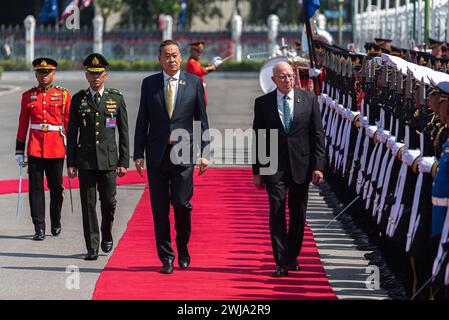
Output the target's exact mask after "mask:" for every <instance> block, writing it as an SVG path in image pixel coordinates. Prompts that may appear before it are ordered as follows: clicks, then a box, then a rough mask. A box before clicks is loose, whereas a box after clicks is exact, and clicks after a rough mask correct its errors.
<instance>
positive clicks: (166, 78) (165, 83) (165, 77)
mask: <svg viewBox="0 0 449 320" xmlns="http://www.w3.org/2000/svg"><path fill="white" fill-rule="evenodd" d="M162 72H163V74H164V97H165V93H166V92H167V85H168V79H170V78H174V79H175V80H172V81H173V85H174V87H175V94H174V97H173V111H174V110H175V106H176V98H177V96H178V86H179V75H180V74H181V71H178V72H176V74H175V75H174V76H173V77H170V76H169V75H168V74H166V73H165V71H162ZM165 100H167V97H165Z"/></svg>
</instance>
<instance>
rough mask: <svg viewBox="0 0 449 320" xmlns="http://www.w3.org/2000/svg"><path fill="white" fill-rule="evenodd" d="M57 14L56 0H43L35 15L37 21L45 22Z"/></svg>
mask: <svg viewBox="0 0 449 320" xmlns="http://www.w3.org/2000/svg"><path fill="white" fill-rule="evenodd" d="M58 15H59V10H58V0H45V2H44V5H43V6H42V10H41V12H40V13H39V16H38V17H37V22H38V23H47V22H49V21H51V20H53V19H55V18H57V17H58Z"/></svg>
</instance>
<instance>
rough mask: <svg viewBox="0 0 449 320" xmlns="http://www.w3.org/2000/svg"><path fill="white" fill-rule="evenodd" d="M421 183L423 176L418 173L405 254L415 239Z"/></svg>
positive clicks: (418, 218)
mask: <svg viewBox="0 0 449 320" xmlns="http://www.w3.org/2000/svg"><path fill="white" fill-rule="evenodd" d="M422 181H423V174H422V173H419V175H418V179H417V180H416V187H415V194H414V197H413V206H412V216H411V217H410V223H409V225H408V233H407V243H406V245H405V252H409V251H410V248H411V246H412V242H413V239H414V238H415V234H416V230H417V229H418V225H419V220H420V214H419V213H418V208H419V200H420V197H421V187H422Z"/></svg>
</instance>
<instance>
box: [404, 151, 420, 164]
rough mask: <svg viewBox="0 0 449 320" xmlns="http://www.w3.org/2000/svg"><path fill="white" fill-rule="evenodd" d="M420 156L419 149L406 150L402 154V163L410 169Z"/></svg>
mask: <svg viewBox="0 0 449 320" xmlns="http://www.w3.org/2000/svg"><path fill="white" fill-rule="evenodd" d="M420 155H421V150H419V149H407V150H405V151H404V153H403V154H402V163H405V164H406V165H407V166H408V167H411V166H412V164H413V162H414V161H415V160H416V159H417V158H418V157H419V156H420Z"/></svg>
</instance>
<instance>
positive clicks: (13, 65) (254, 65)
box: [0, 60, 265, 72]
mask: <svg viewBox="0 0 449 320" xmlns="http://www.w3.org/2000/svg"><path fill="white" fill-rule="evenodd" d="M264 63H265V61H264V60H245V61H242V62H232V61H226V62H225V63H223V65H221V66H220V68H219V69H218V71H236V72H245V71H256V72H258V71H259V70H260V68H261V67H262V66H263V64H264ZM204 64H206V62H204ZM0 68H3V69H4V70H5V71H28V70H31V67H30V66H28V65H27V64H26V62H25V61H24V60H0ZM109 68H110V70H111V71H159V70H161V67H160V65H159V62H158V61H151V60H134V61H128V60H110V61H109ZM182 69H183V70H184V64H183V65H182ZM58 70H83V66H82V65H81V62H78V61H73V60H58Z"/></svg>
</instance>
